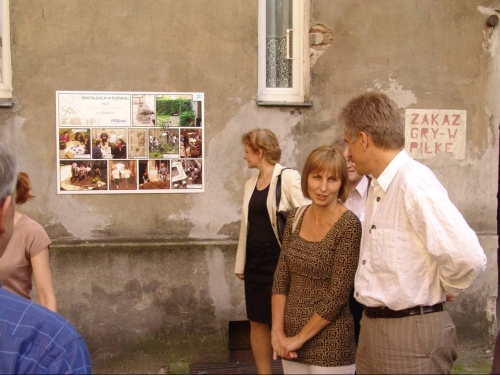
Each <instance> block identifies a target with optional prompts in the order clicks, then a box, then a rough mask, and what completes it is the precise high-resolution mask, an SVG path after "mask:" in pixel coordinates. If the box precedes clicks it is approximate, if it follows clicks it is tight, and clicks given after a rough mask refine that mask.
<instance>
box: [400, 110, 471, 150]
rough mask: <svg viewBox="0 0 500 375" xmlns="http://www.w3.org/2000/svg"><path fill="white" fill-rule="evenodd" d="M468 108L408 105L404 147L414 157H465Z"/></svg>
mask: <svg viewBox="0 0 500 375" xmlns="http://www.w3.org/2000/svg"><path fill="white" fill-rule="evenodd" d="M466 114H467V112H466V111H464V110H453V109H407V110H406V112H405V149H406V151H407V152H408V154H410V156H411V157H413V158H415V159H429V158H432V157H435V156H436V155H442V154H450V155H453V157H454V158H455V159H465V140H466V130H467V126H466V125H467V121H466Z"/></svg>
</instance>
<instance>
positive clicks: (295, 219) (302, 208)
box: [292, 205, 307, 233]
mask: <svg viewBox="0 0 500 375" xmlns="http://www.w3.org/2000/svg"><path fill="white" fill-rule="evenodd" d="M306 208H307V205H305V206H300V207H299V209H298V210H297V212H295V216H294V217H293V224H292V233H293V232H295V228H297V224H298V223H299V220H300V218H301V217H302V213H303V212H304V211H305V210H306Z"/></svg>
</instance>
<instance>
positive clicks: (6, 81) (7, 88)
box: [0, 0, 12, 107]
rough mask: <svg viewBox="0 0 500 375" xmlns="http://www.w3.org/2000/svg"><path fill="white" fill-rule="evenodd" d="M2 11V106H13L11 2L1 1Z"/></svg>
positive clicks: (0, 92) (0, 100)
mask: <svg viewBox="0 0 500 375" xmlns="http://www.w3.org/2000/svg"><path fill="white" fill-rule="evenodd" d="M1 1H2V4H1V11H2V15H1V17H2V60H1V64H2V74H1V79H2V82H0V106H1V107H10V106H12V62H11V52H10V6H9V5H10V4H9V3H10V0H1Z"/></svg>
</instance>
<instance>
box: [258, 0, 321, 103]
mask: <svg viewBox="0 0 500 375" xmlns="http://www.w3.org/2000/svg"><path fill="white" fill-rule="evenodd" d="M292 1H293V3H292V4H293V5H292V6H293V25H294V26H293V27H294V29H293V30H294V31H293V33H294V34H295V35H293V38H292V41H293V45H292V51H294V52H293V59H294V60H293V64H292V66H293V68H292V82H293V87H291V88H270V87H266V0H259V21H258V94H257V98H258V104H259V105H291V106H310V105H311V103H308V101H309V96H310V95H309V91H310V72H309V53H308V51H309V14H310V4H309V2H310V0H292Z"/></svg>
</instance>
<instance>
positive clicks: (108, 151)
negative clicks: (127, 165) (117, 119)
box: [92, 128, 127, 159]
mask: <svg viewBox="0 0 500 375" xmlns="http://www.w3.org/2000/svg"><path fill="white" fill-rule="evenodd" d="M126 139H127V129H122V128H117V129H115V128H111V129H110V128H93V129H92V158H93V159H126V158H127V152H126V151H127V144H126ZM96 147H99V148H100V151H101V154H102V157H99V150H98V149H97V148H96ZM94 155H95V156H94Z"/></svg>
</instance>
